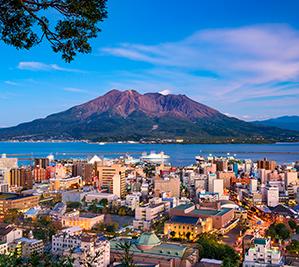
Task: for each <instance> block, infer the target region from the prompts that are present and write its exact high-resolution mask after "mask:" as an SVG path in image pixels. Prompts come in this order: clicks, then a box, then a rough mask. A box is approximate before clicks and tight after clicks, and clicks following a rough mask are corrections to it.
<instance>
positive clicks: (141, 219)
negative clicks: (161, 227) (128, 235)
mask: <svg viewBox="0 0 299 267" xmlns="http://www.w3.org/2000/svg"><path fill="white" fill-rule="evenodd" d="M169 209H170V202H162V200H161V199H159V200H158V199H157V200H156V202H155V203H149V204H146V205H144V206H138V207H136V209H135V220H134V221H133V226H134V228H136V229H143V230H149V228H150V225H151V223H152V222H153V221H154V220H156V219H159V217H160V216H162V215H163V213H164V212H166V211H169Z"/></svg>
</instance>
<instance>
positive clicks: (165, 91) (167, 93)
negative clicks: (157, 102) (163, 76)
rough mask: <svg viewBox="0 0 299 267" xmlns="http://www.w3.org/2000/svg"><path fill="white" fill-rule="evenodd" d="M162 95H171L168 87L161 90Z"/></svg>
mask: <svg viewBox="0 0 299 267" xmlns="http://www.w3.org/2000/svg"><path fill="white" fill-rule="evenodd" d="M159 93H160V94H161V95H169V94H170V93H171V91H170V90H168V89H166V90H162V91H160V92H159Z"/></svg>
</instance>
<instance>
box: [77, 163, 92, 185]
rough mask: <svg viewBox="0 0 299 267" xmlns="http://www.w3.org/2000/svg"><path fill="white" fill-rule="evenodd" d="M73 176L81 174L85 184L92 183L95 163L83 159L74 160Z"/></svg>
mask: <svg viewBox="0 0 299 267" xmlns="http://www.w3.org/2000/svg"><path fill="white" fill-rule="evenodd" d="M72 174H73V176H82V178H83V181H84V183H85V184H93V183H94V177H95V165H94V164H92V163H87V162H84V161H78V162H75V163H74V164H73V166H72Z"/></svg>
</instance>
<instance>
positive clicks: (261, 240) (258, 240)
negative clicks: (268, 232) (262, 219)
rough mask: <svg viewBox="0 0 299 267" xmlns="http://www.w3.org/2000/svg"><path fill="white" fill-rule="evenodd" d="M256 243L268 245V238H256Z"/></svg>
mask: <svg viewBox="0 0 299 267" xmlns="http://www.w3.org/2000/svg"><path fill="white" fill-rule="evenodd" d="M254 244H255V245H266V244H267V239H265V238H255V239H254Z"/></svg>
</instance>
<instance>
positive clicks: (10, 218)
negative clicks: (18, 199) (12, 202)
mask: <svg viewBox="0 0 299 267" xmlns="http://www.w3.org/2000/svg"><path fill="white" fill-rule="evenodd" d="M23 221H24V214H23V213H22V212H20V211H19V210H17V209H10V210H8V211H7V212H6V213H5V214H4V219H3V222H5V223H9V224H20V223H22V222H23Z"/></svg>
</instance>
